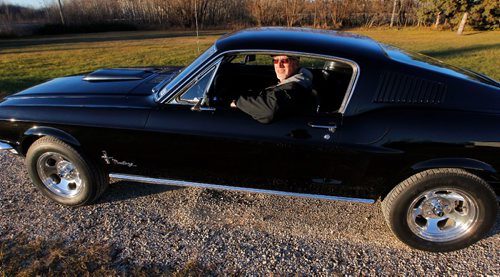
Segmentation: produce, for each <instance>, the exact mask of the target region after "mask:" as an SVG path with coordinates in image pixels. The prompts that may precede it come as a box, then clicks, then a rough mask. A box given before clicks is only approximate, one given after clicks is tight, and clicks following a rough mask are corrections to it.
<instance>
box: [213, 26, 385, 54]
mask: <svg viewBox="0 0 500 277" xmlns="http://www.w3.org/2000/svg"><path fill="white" fill-rule="evenodd" d="M215 45H216V48H217V50H218V52H226V51H235V50H243V51H248V50H271V51H293V52H301V53H313V54H320V55H330V56H337V57H339V56H341V57H345V58H354V57H357V58H371V59H373V58H380V59H383V58H386V57H387V55H386V53H385V51H384V49H383V48H382V47H381V46H380V44H379V43H378V42H376V41H375V40H373V39H371V38H369V37H365V36H361V35H357V34H352V33H347V32H339V31H333V30H321V29H311V28H284V27H261V28H252V29H244V30H240V31H236V32H233V33H230V34H227V35H225V36H223V37H221V38H220V39H219V40H217V42H216V43H215Z"/></svg>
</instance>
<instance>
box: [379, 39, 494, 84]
mask: <svg viewBox="0 0 500 277" xmlns="http://www.w3.org/2000/svg"><path fill="white" fill-rule="evenodd" d="M381 45H382V47H384V50H385V51H386V53H387V55H389V57H390V58H391V59H393V60H396V61H399V62H403V63H407V64H411V65H415V66H418V67H423V68H426V69H430V70H433V71H438V72H442V73H445V74H448V75H453V76H456V77H460V78H463V79H469V80H474V81H478V82H481V83H484V84H488V85H493V86H498V85H499V84H498V82H496V81H495V80H493V79H490V78H489V77H487V76H483V75H482V74H479V73H476V72H474V71H472V70H468V69H463V68H460V67H456V66H453V65H449V64H445V63H443V62H442V61H440V60H437V59H434V58H431V57H429V56H426V55H422V54H418V53H411V52H407V51H404V50H402V49H399V48H397V47H394V46H392V45H386V44H381Z"/></svg>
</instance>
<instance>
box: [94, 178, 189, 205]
mask: <svg viewBox="0 0 500 277" xmlns="http://www.w3.org/2000/svg"><path fill="white" fill-rule="evenodd" d="M181 188H182V187H176V186H166V185H154V184H145V183H138V182H129V181H118V182H115V183H111V184H110V186H109V189H108V190H107V191H106V192H105V193H104V195H103V196H102V197H101V198H100V199H99V200H98V203H114V202H121V201H124V200H128V199H135V198H140V197H144V196H148V195H153V194H159V193H163V192H166V191H172V190H177V189H181Z"/></svg>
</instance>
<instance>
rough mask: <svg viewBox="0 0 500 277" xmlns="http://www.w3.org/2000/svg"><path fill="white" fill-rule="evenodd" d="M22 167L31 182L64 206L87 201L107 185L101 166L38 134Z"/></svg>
mask: <svg viewBox="0 0 500 277" xmlns="http://www.w3.org/2000/svg"><path fill="white" fill-rule="evenodd" d="M26 166H27V168H28V173H29V176H30V177H31V180H32V181H33V183H34V185H35V186H36V187H37V188H38V189H39V190H40V191H41V192H42V193H43V194H44V195H45V196H47V197H48V198H50V199H51V200H53V201H55V202H57V203H59V204H62V205H65V206H83V205H87V204H91V203H92V202H94V201H95V200H97V198H98V197H99V196H100V195H101V194H102V193H103V192H104V191H105V190H106V188H107V187H108V184H109V180H108V178H107V175H106V174H105V173H104V170H103V168H102V167H101V166H99V165H98V164H94V163H92V162H91V161H90V160H89V159H86V158H85V157H84V156H83V154H81V153H79V152H78V151H77V150H76V149H75V148H73V147H72V146H70V145H68V144H66V143H65V142H63V141H61V140H59V139H56V138H54V137H42V138H40V139H38V140H37V141H35V142H34V143H33V144H32V145H31V146H30V148H29V149H28V153H27V154H26ZM42 179H43V180H42Z"/></svg>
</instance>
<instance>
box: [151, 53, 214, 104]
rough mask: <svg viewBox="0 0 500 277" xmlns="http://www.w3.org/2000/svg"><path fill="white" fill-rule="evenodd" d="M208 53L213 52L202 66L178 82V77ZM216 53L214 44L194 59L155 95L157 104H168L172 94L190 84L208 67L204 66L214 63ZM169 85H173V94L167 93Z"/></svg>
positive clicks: (187, 73)
mask: <svg viewBox="0 0 500 277" xmlns="http://www.w3.org/2000/svg"><path fill="white" fill-rule="evenodd" d="M208 52H211V53H210V54H209V55H208V57H207V58H206V59H205V60H202V61H200V62H199V64H200V66H198V67H195V68H193V69H191V72H189V71H186V75H185V77H184V79H180V80H177V77H180V76H181V75H183V71H184V70H188V69H189V67H190V66H191V65H192V64H193V63H195V62H196V61H197V60H198V59H199V58H200V57H202V56H204V54H205V53H208ZM216 53H217V47H216V46H215V44H213V45H212V46H210V47H209V48H208V49H207V50H206V51H205V52H203V53H202V54H201V55H200V56H198V57H197V58H196V59H194V60H193V61H192V62H191V63H190V64H189V65H187V66H186V67H185V68H184V69H183V70H181V72H180V73H178V74H177V75H176V76H174V77H173V79H172V81H170V82H167V83H166V84H165V85H164V86H163V87H161V88H159V90H158V92H157V93H155V95H154V100H155V101H156V102H157V103H165V102H168V101H165V100H166V99H168V98H170V96H171V95H172V93H175V92H176V91H177V90H179V88H182V87H183V86H184V85H185V84H186V82H189V81H190V80H191V79H192V77H193V76H195V75H197V74H198V73H199V72H200V71H203V70H204V69H205V68H206V66H204V64H210V63H212V60H213V59H212V57H213V55H214V54H216ZM207 60H208V61H210V62H209V63H206V62H205V61H207ZM169 85H172V89H173V90H172V92H169V91H165V90H166V89H167V87H168V86H169ZM164 91H165V92H164Z"/></svg>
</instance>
